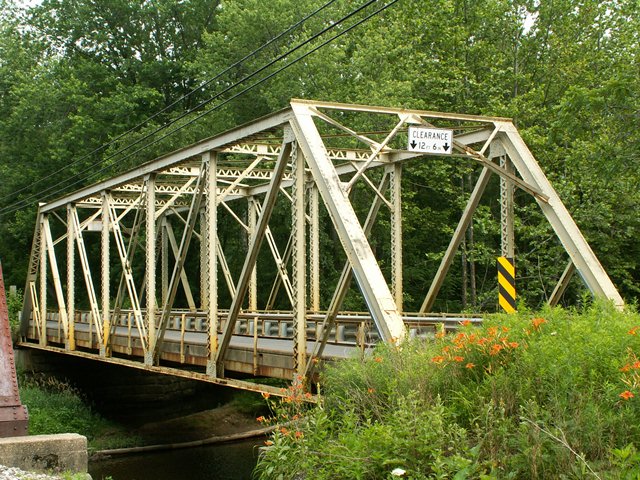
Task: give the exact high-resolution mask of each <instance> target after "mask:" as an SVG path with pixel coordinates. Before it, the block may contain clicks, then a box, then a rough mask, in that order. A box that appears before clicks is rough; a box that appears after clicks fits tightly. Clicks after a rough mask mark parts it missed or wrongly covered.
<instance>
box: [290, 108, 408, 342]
mask: <svg viewBox="0 0 640 480" xmlns="http://www.w3.org/2000/svg"><path fill="white" fill-rule="evenodd" d="M291 107H292V110H293V113H294V118H293V119H292V120H291V125H292V126H293V128H294V131H295V133H296V137H297V139H298V142H299V143H300V146H301V148H302V151H303V153H304V156H305V158H306V160H307V163H308V165H309V167H310V168H311V172H312V174H313V178H314V180H315V183H316V185H317V186H318V189H319V191H320V195H321V196H322V200H323V201H324V203H325V206H326V207H327V210H328V212H329V215H330V217H331V220H332V221H333V224H334V226H335V228H336V231H337V233H338V236H339V237H340V241H341V243H342V246H343V248H344V250H345V253H346V254H347V258H348V259H349V262H350V264H351V267H352V268H353V273H354V275H355V277H356V280H357V283H358V286H359V287H360V290H361V291H362V294H363V296H364V299H365V302H366V303H367V306H368V309H369V311H370V312H371V315H372V317H373V320H374V322H375V323H376V326H377V327H378V331H379V332H380V336H381V337H382V339H383V340H384V341H385V342H388V343H394V342H399V341H401V340H402V339H403V338H404V336H405V327H404V323H403V322H402V318H401V316H400V314H399V312H398V307H397V306H396V303H395V301H394V299H393V296H392V295H391V292H390V290H389V286H388V285H387V283H386V281H385V279H384V276H383V275H382V271H381V270H380V267H379V266H378V263H377V261H376V258H375V256H374V255H373V252H372V250H371V246H370V245H369V242H368V241H367V237H366V235H365V232H364V231H363V229H362V226H361V225H360V222H359V221H358V217H357V216H356V213H355V211H354V209H353V206H352V205H351V202H350V201H349V198H348V196H347V193H346V191H345V190H344V188H343V186H342V183H341V181H340V177H339V176H338V173H337V172H336V169H335V167H334V166H333V164H332V163H331V160H330V159H329V157H328V155H327V150H326V148H325V146H324V143H323V142H322V138H321V137H320V134H319V132H318V130H317V128H316V126H315V124H314V121H313V116H312V112H311V111H310V110H309V107H308V106H306V105H304V104H302V103H297V102H292V104H291Z"/></svg>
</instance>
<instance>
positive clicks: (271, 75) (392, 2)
mask: <svg viewBox="0 0 640 480" xmlns="http://www.w3.org/2000/svg"><path fill="white" fill-rule="evenodd" d="M375 1H378V0H370V1H369V2H367V3H366V4H365V5H363V6H361V7H359V8H358V9H356V10H354V11H352V12H351V13H350V14H348V15H347V16H345V17H343V18H342V19H340V20H339V21H337V22H335V23H334V24H333V25H332V26H331V27H327V28H325V29H324V30H323V31H322V32H320V33H319V34H315V35H314V36H312V37H311V38H309V39H308V40H306V41H305V42H303V43H302V44H300V45H298V46H296V47H294V48H293V49H291V50H290V51H289V52H287V53H286V54H284V55H281V56H280V57H278V59H276V60H274V61H272V62H270V63H269V64H268V66H271V65H273V64H274V63H275V62H277V61H279V60H281V59H282V58H284V57H286V56H287V55H290V54H291V53H292V52H294V51H296V50H298V49H300V48H301V47H302V46H304V45H306V44H307V43H309V42H310V41H312V40H314V39H316V38H317V37H318V36H319V35H320V34H322V33H325V32H326V31H327V30H329V29H330V28H333V27H335V26H337V25H339V24H340V23H342V22H343V21H345V20H346V19H347V18H349V17H351V16H353V15H354V14H356V13H357V12H359V11H361V10H362V9H363V8H366V7H367V6H369V5H371V4H372V3H374V2H375ZM396 2H398V0H392V1H390V2H389V3H387V4H385V5H383V6H382V7H380V8H379V9H377V10H375V11H374V12H372V13H370V14H369V15H367V16H366V17H364V18H363V19H361V20H359V21H358V22H356V23H354V24H353V25H351V26H349V27H348V28H346V29H345V30H343V31H342V32H340V33H338V34H336V35H334V36H333V37H331V38H330V39H328V40H326V41H324V42H322V43H321V44H319V45H318V46H316V47H314V48H313V49H311V50H310V51H308V52H306V53H304V54H303V55H300V56H299V57H297V58H295V59H294V60H292V61H290V62H289V63H287V64H285V65H284V66H282V67H280V68H279V69H277V70H276V71H274V72H272V73H271V74H269V75H267V76H266V77H264V78H262V79H260V80H258V81H257V82H255V83H253V84H252V85H250V86H249V87H247V88H245V89H244V90H242V91H240V92H238V93H236V94H234V95H233V96H231V97H229V98H228V99H226V100H224V101H222V102H221V103H219V104H217V105H216V106H214V107H212V108H210V109H209V110H205V111H204V112H202V113H201V114H199V115H198V116H196V117H194V118H193V119H191V120H189V121H188V122H186V123H185V124H183V125H180V126H179V127H177V128H175V129H173V130H171V131H169V132H167V133H165V134H164V135H162V136H161V137H159V138H157V139H155V140H153V141H151V142H149V143H148V144H146V145H144V146H142V147H141V148H139V149H137V150H135V151H134V152H131V153H130V154H128V155H126V156H125V157H123V158H121V159H120V160H121V161H123V160H126V159H128V158H130V157H132V156H133V155H135V154H137V153H139V152H140V151H142V150H144V149H145V148H148V147H149V146H151V145H154V144H156V143H158V142H160V141H161V140H163V139H165V138H167V137H168V136H170V135H172V134H174V133H176V132H177V131H179V130H182V129H183V128H185V127H187V126H189V125H191V124H192V123H194V122H196V121H198V120H199V119H201V118H202V117H204V116H205V115H208V114H209V113H211V112H213V111H215V110H218V109H219V108H221V107H223V106H224V105H226V104H227V103H229V102H231V101H232V100H234V99H236V98H238V97H239V96H241V95H243V94H245V93H246V92H248V91H249V90H251V89H253V88H255V87H256V86H258V85H260V84H262V83H264V82H265V81H267V80H269V79H271V78H272V77H274V76H275V75H277V74H279V73H280V72H282V71H283V70H285V69H287V68H289V67H291V66H292V65H294V64H295V63H297V62H299V61H301V60H303V59H304V58H306V57H308V56H309V55H311V54H312V53H315V52H316V51H317V50H319V49H320V48H322V47H324V46H326V45H327V44H329V43H330V42H332V41H334V40H336V39H337V38H339V37H341V36H343V35H345V34H347V33H348V32H350V31H351V30H353V29H354V28H356V27H358V26H359V25H361V24H362V23H364V22H366V21H368V20H369V19H370V18H372V17H373V16H375V15H377V14H379V13H380V12H382V11H384V10H386V9H387V8H389V7H390V6H392V5H393V4H395V3H396ZM265 68H267V67H262V68H260V69H259V70H258V71H256V72H254V73H252V74H251V75H248V76H247V77H245V78H243V79H242V80H240V81H238V82H236V83H235V84H233V85H232V86H231V87H228V88H227V89H225V90H224V91H223V92H221V93H220V94H217V95H216V96H214V97H211V98H210V99H208V100H206V101H204V102H202V103H201V104H200V105H198V106H197V107H195V108H194V109H192V110H191V111H189V112H187V113H192V112H193V111H194V110H196V109H198V108H201V107H202V106H204V105H207V104H209V103H210V102H211V101H213V100H215V99H216V98H219V97H220V96H221V94H223V93H226V92H227V91H229V90H230V89H231V88H234V87H235V86H237V85H239V84H240V83H242V82H244V81H246V80H247V79H249V78H252V77H253V76H255V75H256V74H257V73H259V72H261V71H263V70H264V69H265ZM184 116H185V115H182V116H180V117H179V118H178V119H176V120H175V121H177V120H179V119H181V118H184ZM175 121H173V122H171V123H169V124H167V125H165V126H164V127H163V128H166V127H167V126H170V125H171V124H172V123H175ZM154 133H157V132H154ZM137 143H139V142H134V143H133V144H131V145H129V146H128V147H126V148H127V149H129V148H131V147H132V146H134V145H135V144H137ZM123 151H124V150H123ZM119 153H121V152H119ZM109 158H111V157H109ZM103 161H104V160H103ZM99 163H101V162H98V163H97V164H95V165H96V166H97V165H98V164H99ZM112 167H113V165H107V166H105V167H103V168H102V169H100V170H98V171H94V172H92V173H91V174H90V175H88V176H86V177H83V178H81V179H79V180H76V181H75V182H73V183H71V184H69V185H67V186H66V187H63V188H61V189H58V190H57V191H56V192H54V194H55V193H59V192H61V191H63V190H64V189H65V188H68V187H71V186H74V185H77V184H79V183H81V182H83V181H85V180H87V179H89V178H91V177H93V176H96V175H99V174H101V173H103V172H105V171H107V170H109V169H111V168H112ZM76 176H77V175H76ZM72 178H73V177H72ZM62 183H65V181H63V182H59V183H58V184H56V185H54V186H53V187H51V188H55V187H57V186H59V185H61V184H62ZM51 188H49V189H48V190H51ZM23 202H24V200H23ZM19 208H21V207H20V206H19V205H15V206H13V207H11V206H10V207H7V209H3V210H0V216H2V215H6V214H8V213H11V212H13V211H16V210H18V209H19Z"/></svg>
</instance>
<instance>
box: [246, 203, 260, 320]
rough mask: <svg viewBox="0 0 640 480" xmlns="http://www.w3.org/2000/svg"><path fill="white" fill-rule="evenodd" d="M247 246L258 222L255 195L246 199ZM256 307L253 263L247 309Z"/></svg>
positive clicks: (248, 246) (256, 297) (255, 282)
mask: <svg viewBox="0 0 640 480" xmlns="http://www.w3.org/2000/svg"><path fill="white" fill-rule="evenodd" d="M247 217H248V218H247V226H248V227H249V228H248V229H247V248H250V246H251V239H252V238H253V236H254V235H255V234H256V224H257V222H258V206H257V205H256V199H255V197H249V198H248V199H247ZM257 309H258V267H257V265H254V267H253V269H252V270H251V279H250V280H249V311H256V310H257Z"/></svg>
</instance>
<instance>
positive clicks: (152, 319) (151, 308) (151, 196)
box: [144, 173, 156, 365]
mask: <svg viewBox="0 0 640 480" xmlns="http://www.w3.org/2000/svg"><path fill="white" fill-rule="evenodd" d="M146 184H147V203H146V209H147V212H146V225H145V226H146V236H147V238H146V244H147V245H146V254H147V255H146V272H147V275H146V281H147V285H146V287H147V325H148V326H149V329H148V332H149V333H148V335H149V347H150V348H149V350H147V352H146V353H145V359H144V361H145V364H146V365H153V346H155V344H156V221H155V218H156V176H155V174H153V173H152V174H150V175H149V176H148V177H147V179H146Z"/></svg>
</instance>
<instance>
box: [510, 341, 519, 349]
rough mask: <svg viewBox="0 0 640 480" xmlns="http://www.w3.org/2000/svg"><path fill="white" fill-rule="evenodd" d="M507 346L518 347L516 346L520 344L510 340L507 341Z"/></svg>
mask: <svg viewBox="0 0 640 480" xmlns="http://www.w3.org/2000/svg"><path fill="white" fill-rule="evenodd" d="M509 346H510V347H511V348H518V347H519V346H520V344H519V343H518V342H510V343H509Z"/></svg>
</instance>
